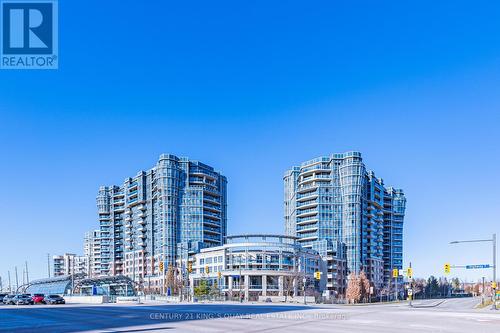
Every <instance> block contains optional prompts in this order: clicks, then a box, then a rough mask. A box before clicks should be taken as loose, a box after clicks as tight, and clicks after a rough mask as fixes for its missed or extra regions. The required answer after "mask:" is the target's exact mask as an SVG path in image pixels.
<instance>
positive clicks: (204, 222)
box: [97, 154, 227, 281]
mask: <svg viewBox="0 0 500 333" xmlns="http://www.w3.org/2000/svg"><path fill="white" fill-rule="evenodd" d="M226 188H227V180H226V178H225V177H224V176H222V175H221V174H220V173H218V172H216V171H214V169H213V168H212V167H210V166H208V165H206V164H203V163H201V162H198V161H190V160H189V159H188V158H179V157H177V156H174V155H168V154H163V155H161V156H160V158H159V160H158V162H157V164H156V166H155V167H153V168H152V169H150V170H148V171H141V172H139V173H138V174H137V175H136V176H134V177H131V178H127V179H125V181H124V183H123V184H122V185H121V186H102V187H101V188H100V189H99V194H98V196H97V206H98V211H99V221H100V236H101V239H100V244H101V251H100V256H101V261H100V267H101V274H100V275H117V274H124V275H126V276H129V277H131V278H133V279H134V280H136V281H145V279H149V278H151V277H158V276H159V275H160V274H161V272H160V270H159V263H160V262H163V263H164V267H165V270H166V269H167V268H168V267H169V265H175V262H176V259H177V258H178V257H179V256H180V255H181V254H182V252H185V253H188V252H192V251H199V249H201V248H205V247H211V246H219V245H222V244H223V240H224V237H225V236H226V230H227V217H226V211H227V203H226V200H227V199H226V198H227V196H226Z"/></svg>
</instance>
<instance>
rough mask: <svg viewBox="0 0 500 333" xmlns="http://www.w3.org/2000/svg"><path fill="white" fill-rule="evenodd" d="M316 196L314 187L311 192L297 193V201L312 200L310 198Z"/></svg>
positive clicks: (316, 192)
mask: <svg viewBox="0 0 500 333" xmlns="http://www.w3.org/2000/svg"><path fill="white" fill-rule="evenodd" d="M317 197H318V191H317V190H316V189H314V191H311V192H306V193H303V194H300V193H299V194H297V202H302V201H307V200H312V199H316V198H317Z"/></svg>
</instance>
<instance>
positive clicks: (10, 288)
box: [7, 271, 12, 294]
mask: <svg viewBox="0 0 500 333" xmlns="http://www.w3.org/2000/svg"><path fill="white" fill-rule="evenodd" d="M7 274H8V276H9V294H11V293H12V284H11V283H10V271H7Z"/></svg>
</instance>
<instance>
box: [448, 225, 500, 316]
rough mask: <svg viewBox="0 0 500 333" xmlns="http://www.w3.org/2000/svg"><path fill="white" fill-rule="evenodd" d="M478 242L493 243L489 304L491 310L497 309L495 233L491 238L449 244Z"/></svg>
mask: <svg viewBox="0 0 500 333" xmlns="http://www.w3.org/2000/svg"><path fill="white" fill-rule="evenodd" d="M480 242H492V244H493V265H492V269H493V281H492V288H491V289H492V294H493V295H492V296H491V299H492V300H493V304H492V306H491V309H492V310H497V302H496V291H497V289H498V287H497V234H493V237H492V238H491V239H477V240H465V241H453V242H450V244H458V243H480Z"/></svg>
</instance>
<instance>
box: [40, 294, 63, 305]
mask: <svg viewBox="0 0 500 333" xmlns="http://www.w3.org/2000/svg"><path fill="white" fill-rule="evenodd" d="M44 302H45V304H65V303H66V301H65V300H64V298H62V297H61V296H59V295H48V296H46V297H45V298H44Z"/></svg>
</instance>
